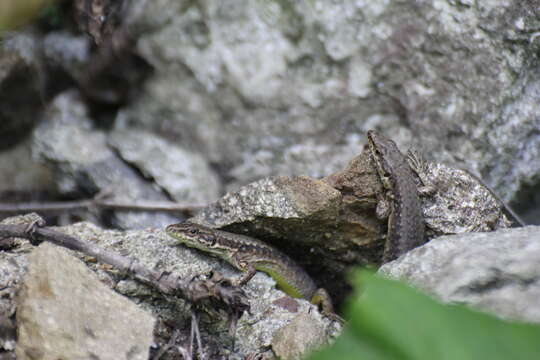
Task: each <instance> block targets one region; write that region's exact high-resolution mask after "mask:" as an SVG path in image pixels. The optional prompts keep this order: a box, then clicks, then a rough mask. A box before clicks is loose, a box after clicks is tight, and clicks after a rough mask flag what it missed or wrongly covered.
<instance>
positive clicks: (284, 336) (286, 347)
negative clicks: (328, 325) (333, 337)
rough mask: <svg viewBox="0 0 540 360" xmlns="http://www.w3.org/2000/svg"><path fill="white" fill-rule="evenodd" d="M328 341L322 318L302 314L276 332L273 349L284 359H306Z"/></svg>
mask: <svg viewBox="0 0 540 360" xmlns="http://www.w3.org/2000/svg"><path fill="white" fill-rule="evenodd" d="M306 339H307V341H306ZM327 341H328V337H327V335H326V333H325V329H324V323H323V322H322V321H321V318H320V317H319V318H314V317H313V316H308V315H307V314H300V315H298V316H297V317H295V318H294V319H293V321H291V322H290V323H289V324H287V325H286V326H284V327H282V328H281V329H280V330H279V331H278V332H277V333H276V335H275V336H274V339H273V340H272V349H273V350H274V353H275V354H276V356H277V357H278V358H280V359H283V360H293V359H304V358H305V357H306V356H307V355H308V354H309V353H310V352H312V351H313V350H316V349H319V348H320V347H322V346H323V345H325V344H326V343H327Z"/></svg>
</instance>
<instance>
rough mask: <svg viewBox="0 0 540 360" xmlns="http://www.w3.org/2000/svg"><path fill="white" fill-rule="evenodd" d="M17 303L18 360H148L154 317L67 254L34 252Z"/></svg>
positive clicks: (52, 249)
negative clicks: (62, 359)
mask: <svg viewBox="0 0 540 360" xmlns="http://www.w3.org/2000/svg"><path fill="white" fill-rule="evenodd" d="M17 302H18V304H17V334H18V339H17V349H16V353H17V358H18V359H21V360H24V359H51V360H52V359H58V358H65V359H85V358H87V359H90V358H92V359H111V360H112V359H140V360H146V359H148V355H149V349H150V345H151V344H152V339H153V337H152V333H153V329H154V319H153V317H152V316H151V315H149V314H148V313H146V312H144V311H142V310H141V309H139V308H138V307H137V306H136V305H135V304H133V303H132V302H131V301H129V300H127V299H126V298H124V297H123V296H120V295H118V294H116V293H114V292H113V291H111V290H110V289H109V288H108V287H107V286H105V285H104V284H102V283H101V282H100V281H99V280H98V279H97V277H96V276H95V275H94V274H93V273H92V272H91V271H90V270H89V269H88V268H87V267H86V266H85V265H84V264H83V263H82V262H81V261H79V260H77V259H76V258H74V257H73V256H72V255H70V254H69V253H68V252H67V250H65V249H61V248H59V247H57V246H55V245H52V244H49V243H44V244H42V245H40V246H39V247H38V248H37V249H35V250H34V251H33V252H32V254H31V255H30V257H29V265H28V272H27V274H26V275H25V278H24V282H23V285H22V287H21V289H20V293H19V296H18V300H17Z"/></svg>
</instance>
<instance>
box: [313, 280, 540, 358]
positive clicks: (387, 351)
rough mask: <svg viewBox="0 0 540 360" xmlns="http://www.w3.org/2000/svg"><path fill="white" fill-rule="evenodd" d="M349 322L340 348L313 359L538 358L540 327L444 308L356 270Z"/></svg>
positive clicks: (410, 290)
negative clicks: (354, 291)
mask: <svg viewBox="0 0 540 360" xmlns="http://www.w3.org/2000/svg"><path fill="white" fill-rule="evenodd" d="M353 285H354V286H355V289H356V294H355V295H354V296H353V298H352V299H351V300H350V301H349V303H348V305H347V312H346V314H347V316H346V318H348V319H350V320H349V323H348V324H347V327H346V329H345V331H344V333H343V334H342V336H340V338H339V339H338V340H337V341H336V343H335V344H334V345H333V346H332V347H330V348H328V349H325V350H322V351H321V352H319V353H317V354H315V355H313V356H312V357H311V359H316V360H326V359H328V360H330V359H331V360H336V359H353V358H354V359H369V360H371V359H374V360H383V359H384V360H386V359H392V360H395V359H404V360H407V359H411V360H413V359H414V360H424V359H426V360H433V359H437V360H456V359H459V360H467V359H471V360H472V359H475V360H478V359H490V360H499V359H501V360H502V359H504V360H507V359H539V358H540V326H537V325H532V324H522V323H515V322H507V321H503V320H500V319H498V318H495V317H494V316H491V315H488V314H484V313H480V312H477V311H474V310H470V309H469V308H466V307H464V306H457V305H443V304H440V303H439V302H437V301H435V300H433V299H432V298H430V297H428V296H426V295H424V294H421V293H420V292H418V291H416V290H414V289H413V288H411V287H409V286H407V285H405V284H403V283H400V282H397V281H393V280H387V279H384V278H382V277H380V276H377V275H373V274H372V273H370V272H368V271H358V272H356V273H355V274H354V276H353Z"/></svg>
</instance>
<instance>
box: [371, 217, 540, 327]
mask: <svg viewBox="0 0 540 360" xmlns="http://www.w3.org/2000/svg"><path fill="white" fill-rule="evenodd" d="M379 272H380V273H382V274H384V275H387V276H390V277H393V278H397V279H403V280H406V281H408V282H410V283H411V284H413V285H414V286H416V287H418V288H420V289H422V290H425V291H427V292H429V293H431V294H434V295H435V296H437V297H439V298H440V299H441V300H443V301H445V302H451V303H462V304H468V305H471V306H473V307H476V308H478V309H481V310H484V311H489V312H491V313H493V314H495V315H498V316H500V317H503V318H510V319H518V320H523V321H527V322H537V323H539V322H540V303H539V302H538V299H539V298H540V287H539V285H538V284H539V282H538V278H539V277H540V227H535V226H527V227H523V228H516V229H505V230H499V231H496V232H489V233H474V234H473V233H469V234H461V235H453V236H441V237H439V238H436V239H433V240H432V241H431V242H429V243H428V244H426V245H424V246H422V247H420V248H417V249H414V250H412V251H411V252H409V253H407V254H406V255H404V256H402V257H400V258H399V259H397V260H395V261H393V262H391V263H388V264H385V265H384V266H382V267H381V268H380V270H379Z"/></svg>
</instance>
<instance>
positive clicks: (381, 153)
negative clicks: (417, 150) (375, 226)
mask: <svg viewBox="0 0 540 360" xmlns="http://www.w3.org/2000/svg"><path fill="white" fill-rule="evenodd" d="M367 135H368V144H369V151H370V156H371V158H372V160H373V163H374V164H375V167H376V168H377V173H378V174H379V178H380V179H381V182H382V184H383V187H384V189H385V190H386V199H384V200H386V201H388V202H390V206H389V209H388V210H389V213H388V211H387V213H386V214H382V212H381V211H379V209H377V212H378V215H380V217H383V216H384V217H385V216H388V232H387V237H386V242H385V247H384V253H383V262H384V263H386V262H388V261H392V260H394V259H396V258H397V257H399V256H400V255H402V254H404V253H406V252H407V251H409V250H411V249H414V248H415V247H417V246H420V245H422V244H423V243H424V218H423V216H422V209H421V204H420V197H419V192H418V189H417V185H416V182H415V180H414V174H413V172H412V170H411V168H410V167H409V164H408V162H407V159H406V158H405V156H403V154H402V153H401V152H400V151H399V149H398V147H397V145H396V143H395V142H393V141H392V140H390V139H388V138H386V137H384V136H382V135H381V134H379V133H377V132H376V131H373V130H370V131H368V133H367Z"/></svg>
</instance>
